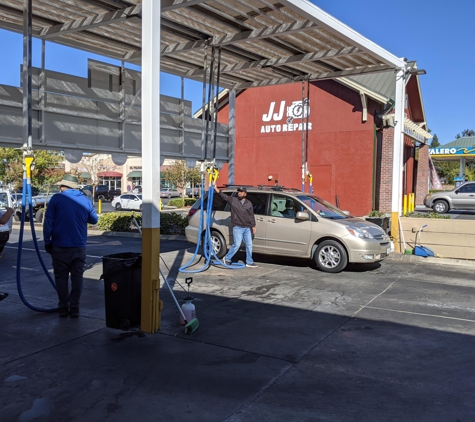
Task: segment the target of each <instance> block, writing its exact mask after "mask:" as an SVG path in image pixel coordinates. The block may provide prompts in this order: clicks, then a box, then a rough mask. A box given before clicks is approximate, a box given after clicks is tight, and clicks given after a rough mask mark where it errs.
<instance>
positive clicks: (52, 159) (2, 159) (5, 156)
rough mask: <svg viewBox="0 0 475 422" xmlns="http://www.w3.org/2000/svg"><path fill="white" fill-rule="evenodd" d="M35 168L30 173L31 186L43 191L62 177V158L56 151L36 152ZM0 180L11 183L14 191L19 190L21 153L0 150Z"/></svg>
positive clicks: (4, 149)
mask: <svg viewBox="0 0 475 422" xmlns="http://www.w3.org/2000/svg"><path fill="white" fill-rule="evenodd" d="M34 154H35V168H34V170H33V172H32V180H31V182H32V185H33V186H35V187H37V188H40V190H45V189H46V187H47V186H50V185H52V184H54V183H56V182H59V181H60V180H61V178H62V177H63V175H64V168H63V167H62V165H61V162H62V161H63V159H64V157H63V155H62V154H61V153H60V152H58V151H45V150H37V151H34ZM0 180H3V181H4V182H5V183H11V184H12V185H13V188H14V189H15V190H20V189H21V186H22V184H23V151H22V150H20V149H14V148H0Z"/></svg>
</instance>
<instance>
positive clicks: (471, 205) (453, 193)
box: [424, 182, 475, 214]
mask: <svg viewBox="0 0 475 422" xmlns="http://www.w3.org/2000/svg"><path fill="white" fill-rule="evenodd" d="M424 205H425V206H426V207H428V208H432V209H433V210H434V211H435V212H438V213H440V214H444V213H446V212H448V211H450V210H452V209H457V210H474V209H475V182H465V183H464V184H462V185H460V186H457V187H456V188H455V189H453V190H450V191H445V192H436V193H432V194H429V195H427V196H426V197H425V198H424Z"/></svg>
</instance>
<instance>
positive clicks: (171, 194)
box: [160, 188, 181, 198]
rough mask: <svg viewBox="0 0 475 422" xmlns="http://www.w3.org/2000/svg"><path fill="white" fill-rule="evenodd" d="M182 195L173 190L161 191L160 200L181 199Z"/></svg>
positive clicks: (165, 189)
mask: <svg viewBox="0 0 475 422" xmlns="http://www.w3.org/2000/svg"><path fill="white" fill-rule="evenodd" d="M180 196H181V193H180V192H178V191H177V190H176V189H173V188H162V189H160V198H179V197H180Z"/></svg>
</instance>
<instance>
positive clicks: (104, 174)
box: [97, 171, 122, 177]
mask: <svg viewBox="0 0 475 422" xmlns="http://www.w3.org/2000/svg"><path fill="white" fill-rule="evenodd" d="M97 176H98V177H122V173H119V172H118V171H101V172H99V173H97Z"/></svg>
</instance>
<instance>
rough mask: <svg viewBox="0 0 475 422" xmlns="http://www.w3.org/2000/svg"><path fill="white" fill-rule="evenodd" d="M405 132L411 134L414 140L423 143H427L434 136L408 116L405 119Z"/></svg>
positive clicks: (410, 136)
mask: <svg viewBox="0 0 475 422" xmlns="http://www.w3.org/2000/svg"><path fill="white" fill-rule="evenodd" d="M404 134H405V135H407V136H409V138H411V139H412V140H414V141H416V142H420V143H422V144H427V141H428V140H429V139H431V138H433V135H431V134H430V133H429V132H427V131H426V130H424V129H422V128H421V127H420V126H419V125H418V124H417V123H414V122H413V121H412V120H410V119H408V118H407V117H406V118H405V119H404Z"/></svg>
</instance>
